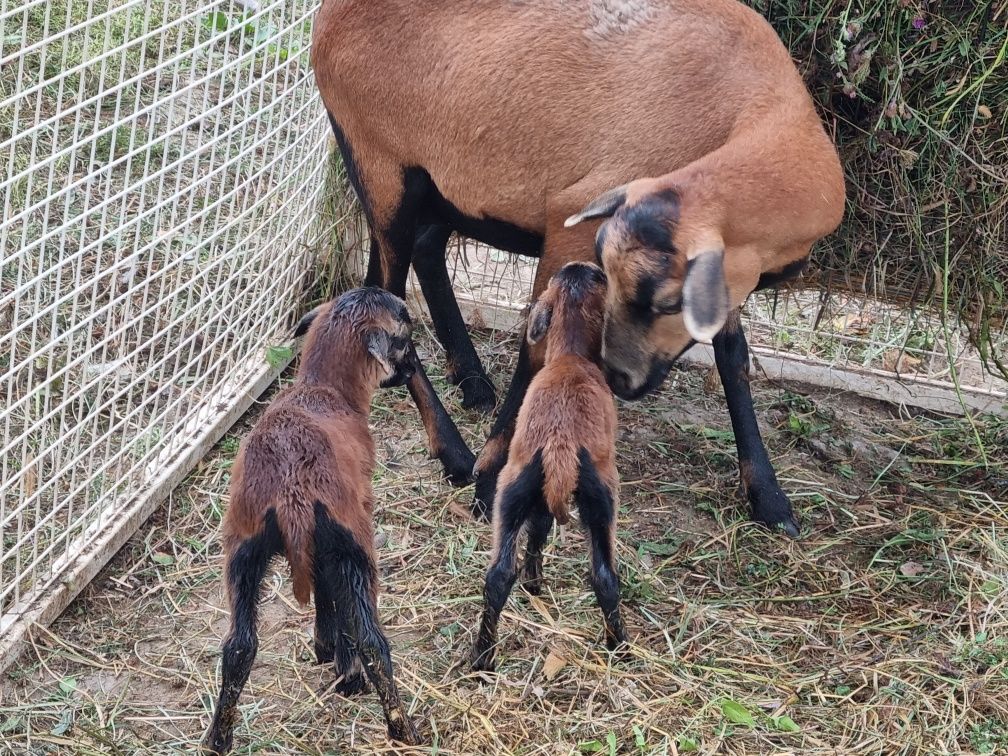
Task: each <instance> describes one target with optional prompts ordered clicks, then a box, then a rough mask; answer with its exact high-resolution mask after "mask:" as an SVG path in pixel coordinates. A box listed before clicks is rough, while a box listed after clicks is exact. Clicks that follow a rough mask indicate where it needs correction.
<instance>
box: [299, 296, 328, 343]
mask: <svg viewBox="0 0 1008 756" xmlns="http://www.w3.org/2000/svg"><path fill="white" fill-rule="evenodd" d="M328 309H329V302H325V303H324V304H320V305H319V306H318V307H316V308H314V309H312V310H310V311H308V312H306V313H305V314H304V316H303V317H302V318H301V320H299V321H298V324H297V325H296V326H294V338H297V337H299V336H304V335H305V334H306V333H308V329H309V328H311V324H312V323H314V322H315V318H317V317H318V316H319V315H321V314H322V313H323V312H325V311H326V310H328Z"/></svg>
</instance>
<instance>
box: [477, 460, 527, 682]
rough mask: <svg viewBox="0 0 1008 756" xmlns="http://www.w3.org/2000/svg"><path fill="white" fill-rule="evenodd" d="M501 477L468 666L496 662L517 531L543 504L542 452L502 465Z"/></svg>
mask: <svg viewBox="0 0 1008 756" xmlns="http://www.w3.org/2000/svg"><path fill="white" fill-rule="evenodd" d="M501 478H502V481H501V486H502V489H501V495H500V499H499V500H498V502H497V504H498V510H497V512H496V513H495V516H494V519H493V525H494V545H493V553H492V555H491V557H490V566H489V568H488V569H487V573H486V581H485V583H484V586H483V617H482V619H481V620H480V628H479V633H478V635H477V636H476V645H475V647H474V648H473V657H472V659H473V660H472V668H473V669H474V670H476V671H485V672H492V671H493V670H494V668H495V666H496V660H495V655H496V647H497V623H498V621H499V620H500V614H501V610H502V609H503V608H504V604H505V602H506V601H507V598H508V596H510V595H511V589H512V588H513V587H514V583H515V578H516V577H517V576H518V566H517V561H518V553H517V547H518V544H517V542H518V534H519V533H521V529H522V526H523V525H524V524H525V521H526V520H527V519H528V517H529V515H530V514H531V512H532V511H533V510H534V509H535V508H536V507H537V506H545V504H544V503H543V500H542V486H543V467H542V453H541V452H536V454H535V456H534V457H533V458H532V459H531V461H530V462H529V463H528V464H527V465H526V466H525V468H524V469H522V470H521V472H515V467H513V466H511V465H509V466H508V467H505V468H504V470H503V471H502V473H501Z"/></svg>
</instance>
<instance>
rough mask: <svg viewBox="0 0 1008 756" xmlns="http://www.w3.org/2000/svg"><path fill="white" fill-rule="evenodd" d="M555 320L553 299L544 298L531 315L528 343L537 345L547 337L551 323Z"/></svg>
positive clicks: (537, 303)
mask: <svg viewBox="0 0 1008 756" xmlns="http://www.w3.org/2000/svg"><path fill="white" fill-rule="evenodd" d="M552 319H553V298H552V297H550V298H548V299H547V298H546V296H545V295H544V296H542V297H540V298H539V301H538V302H536V303H535V306H534V307H533V308H532V312H530V313H529V321H528V343H529V344H535V343H537V342H538V341H539V340H541V339H542V337H543V336H545V335H546V331H547V330H549V325H550V321H551V320H552Z"/></svg>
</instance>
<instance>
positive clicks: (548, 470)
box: [542, 440, 579, 525]
mask: <svg viewBox="0 0 1008 756" xmlns="http://www.w3.org/2000/svg"><path fill="white" fill-rule="evenodd" d="M578 451H579V449H578V447H576V446H574V445H573V444H570V443H564V442H563V441H559V440H550V441H548V442H547V443H546V445H545V446H544V447H543V449H542V466H543V477H544V480H543V498H544V499H545V500H546V506H547V507H548V508H549V511H550V512H552V514H553V516H554V517H555V518H556V520H557V522H559V523H560V524H561V525H563V524H566V523H567V521H568V520H570V500H571V496H572V495H573V493H574V490H575V489H576V488H577V482H578V470H579V462H578Z"/></svg>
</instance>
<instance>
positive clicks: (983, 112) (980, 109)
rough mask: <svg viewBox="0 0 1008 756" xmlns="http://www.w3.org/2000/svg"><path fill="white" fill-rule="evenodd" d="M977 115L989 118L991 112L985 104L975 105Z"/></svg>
mask: <svg viewBox="0 0 1008 756" xmlns="http://www.w3.org/2000/svg"><path fill="white" fill-rule="evenodd" d="M977 115H979V116H980V117H981V118H990V117H991V116H992V115H993V113H991V109H990V108H988V107H987V106H986V105H977Z"/></svg>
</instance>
